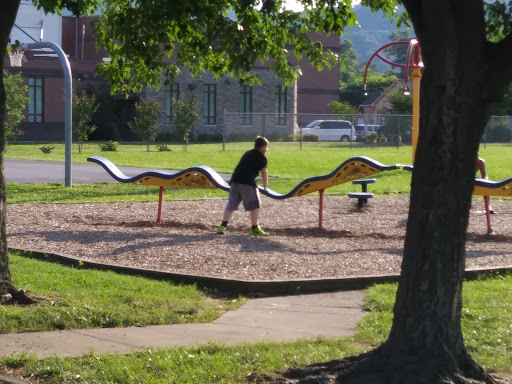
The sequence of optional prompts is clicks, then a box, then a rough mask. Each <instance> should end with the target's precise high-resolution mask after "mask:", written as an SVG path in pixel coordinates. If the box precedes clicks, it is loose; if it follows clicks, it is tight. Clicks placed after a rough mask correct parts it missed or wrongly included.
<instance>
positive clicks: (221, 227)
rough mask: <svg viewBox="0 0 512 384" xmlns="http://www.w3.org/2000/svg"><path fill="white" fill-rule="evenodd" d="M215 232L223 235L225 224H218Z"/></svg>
mask: <svg viewBox="0 0 512 384" xmlns="http://www.w3.org/2000/svg"><path fill="white" fill-rule="evenodd" d="M217 233H218V234H219V235H224V234H226V226H225V225H220V226H219V228H217Z"/></svg>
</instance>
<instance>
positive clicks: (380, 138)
mask: <svg viewBox="0 0 512 384" xmlns="http://www.w3.org/2000/svg"><path fill="white" fill-rule="evenodd" d="M387 142H388V139H387V137H386V136H381V137H379V144H386V143H387Z"/></svg>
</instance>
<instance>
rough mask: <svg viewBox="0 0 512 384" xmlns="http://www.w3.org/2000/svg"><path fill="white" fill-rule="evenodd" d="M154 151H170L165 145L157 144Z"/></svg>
mask: <svg viewBox="0 0 512 384" xmlns="http://www.w3.org/2000/svg"><path fill="white" fill-rule="evenodd" d="M156 149H158V150H159V151H160V152H170V151H172V149H171V148H169V146H168V145H167V144H157V145H156Z"/></svg>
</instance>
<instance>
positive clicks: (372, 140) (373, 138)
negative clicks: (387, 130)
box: [364, 132, 378, 144]
mask: <svg viewBox="0 0 512 384" xmlns="http://www.w3.org/2000/svg"><path fill="white" fill-rule="evenodd" d="M377 138H378V136H377V134H376V133H375V132H372V133H369V134H367V135H366V136H365V137H364V141H365V142H366V144H376V143H377Z"/></svg>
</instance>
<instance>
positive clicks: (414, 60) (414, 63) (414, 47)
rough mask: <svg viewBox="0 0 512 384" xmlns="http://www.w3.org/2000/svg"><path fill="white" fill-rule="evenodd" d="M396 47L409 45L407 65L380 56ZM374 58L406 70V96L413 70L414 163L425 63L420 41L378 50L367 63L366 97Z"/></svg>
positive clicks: (398, 43) (397, 42)
mask: <svg viewBox="0 0 512 384" xmlns="http://www.w3.org/2000/svg"><path fill="white" fill-rule="evenodd" d="M395 45H408V48H407V58H406V60H405V64H402V63H395V62H392V61H390V60H388V59H386V58H384V57H382V56H381V55H380V52H381V51H383V50H384V49H386V48H389V47H391V46H395ZM374 57H378V58H379V59H381V60H382V61H384V62H385V63H387V64H389V65H391V66H393V67H399V68H404V69H405V71H404V72H405V75H404V81H405V86H404V95H409V94H410V92H409V86H408V83H409V70H410V69H411V68H412V76H411V77H412V84H413V88H412V161H413V163H414V158H415V157H416V145H417V144H418V135H419V128H420V81H421V68H423V62H422V61H421V59H420V45H419V43H418V40H416V39H412V40H411V41H396V42H393V43H389V44H386V45H384V46H382V47H380V48H379V49H378V50H376V51H375V52H374V54H373V55H372V56H371V57H370V60H368V63H366V67H365V69H364V77H363V85H364V94H365V96H366V95H368V93H367V92H366V75H367V73H368V68H369V67H370V63H371V62H372V60H373V58H374Z"/></svg>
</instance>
